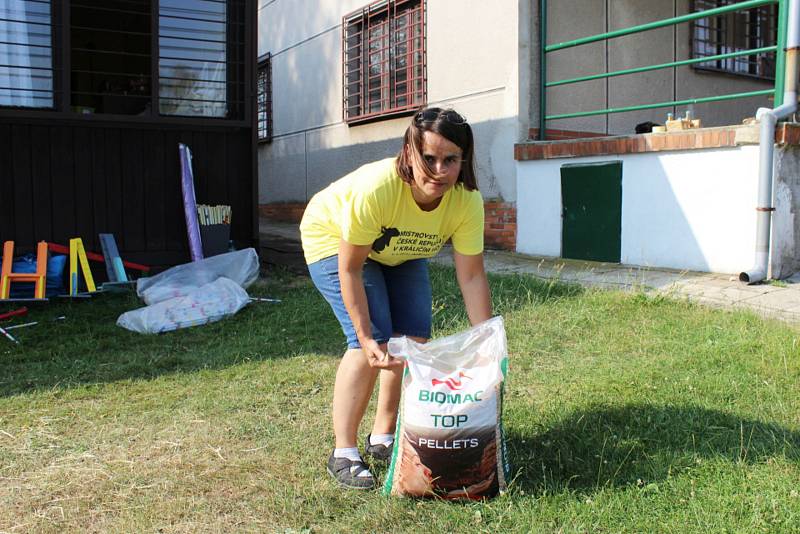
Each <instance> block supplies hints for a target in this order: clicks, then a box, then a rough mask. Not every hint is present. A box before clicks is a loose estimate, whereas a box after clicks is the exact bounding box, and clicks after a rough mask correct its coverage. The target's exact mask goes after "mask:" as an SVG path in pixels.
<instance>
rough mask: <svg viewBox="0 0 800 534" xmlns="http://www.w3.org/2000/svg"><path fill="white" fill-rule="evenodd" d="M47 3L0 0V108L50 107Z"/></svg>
mask: <svg viewBox="0 0 800 534" xmlns="http://www.w3.org/2000/svg"><path fill="white" fill-rule="evenodd" d="M50 9H51V8H50V1H49V0H1V1H0V35H1V36H3V37H2V38H0V106H16V107H28V108H52V107H53V39H52V34H53V25H52V16H51V12H50Z"/></svg>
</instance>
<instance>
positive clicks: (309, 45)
mask: <svg viewBox="0 0 800 534" xmlns="http://www.w3.org/2000/svg"><path fill="white" fill-rule="evenodd" d="M367 3H368V0H337V1H322V0H261V3H260V6H259V19H258V20H259V22H258V24H259V31H258V33H259V48H258V51H259V55H263V54H265V53H267V52H269V53H271V54H272V83H273V88H272V95H273V100H272V107H273V117H274V123H273V140H272V142H271V143H268V144H262V145H260V148H259V203H260V204H262V205H264V204H271V203H276V202H285V203H292V202H301V203H302V202H306V201H307V200H308V199H309V198H310V197H311V196H312V195H313V194H314V193H316V192H317V191H319V190H320V189H322V188H324V187H325V186H326V185H328V184H329V183H331V182H332V181H334V180H336V179H337V178H339V177H341V176H343V175H344V174H346V173H348V172H350V171H351V170H353V169H355V168H356V167H358V166H359V165H362V164H364V163H367V162H369V161H373V160H375V159H379V158H383V157H387V156H390V155H393V154H396V153H397V152H398V150H399V149H400V147H401V139H402V135H403V133H404V131H405V129H406V127H407V125H408V123H409V119H410V117H408V116H406V117H402V118H395V119H391V120H383V121H378V122H373V123H368V124H360V125H356V126H348V125H347V124H346V123H345V122H344V120H343V117H342V50H341V22H342V17H343V16H344V15H346V14H348V13H350V12H352V11H353V10H356V9H359V8H361V7H364V6H365V5H367ZM530 24H531V13H530V0H494V1H493V2H492V6H491V9H490V8H487V7H486V3H485V2H482V1H480V0H428V2H427V65H428V67H427V72H428V82H427V89H428V104H429V105H434V104H435V105H443V106H452V107H454V108H455V109H456V110H457V111H459V112H460V113H462V114H463V115H464V116H465V117H466V118H467V119H468V120H469V122H470V124H471V125H472V127H473V130H474V133H475V138H476V140H475V142H476V160H477V166H478V176H479V187H480V189H481V192H482V194H483V196H484V198H485V199H491V198H497V199H502V200H505V201H512V202H513V201H514V200H515V198H516V177H515V172H516V167H515V165H514V160H513V145H514V143H515V142H517V141H519V140H522V139H524V138H526V137H527V128H528V116H529V112H530V111H529V103H530V93H529V91H528V90H527V86H526V89H525V90H523V91H520V85H521V84H527V83H528V78H529V72H530V57H529V50H530V49H529V43H530V42H531V35H530V29H529V28H530Z"/></svg>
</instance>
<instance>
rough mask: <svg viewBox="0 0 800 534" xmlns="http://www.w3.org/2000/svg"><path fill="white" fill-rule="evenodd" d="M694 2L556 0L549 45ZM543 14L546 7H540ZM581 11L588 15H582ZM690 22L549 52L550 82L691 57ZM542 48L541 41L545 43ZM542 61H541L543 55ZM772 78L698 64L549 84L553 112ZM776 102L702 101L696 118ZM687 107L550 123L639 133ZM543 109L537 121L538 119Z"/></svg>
mask: <svg viewBox="0 0 800 534" xmlns="http://www.w3.org/2000/svg"><path fill="white" fill-rule="evenodd" d="M689 4H690V2H689V0H556V1H554V0H551V1H549V2H548V20H547V43H548V44H555V43H560V42H564V41H570V40H573V39H577V38H580V37H586V36H589V35H595V34H599V33H603V32H606V31H612V30H617V29H622V28H627V27H631V26H636V25H639V24H644V23H647V22H652V21H655V20H660V19H665V18H670V17H674V16H678V15H683V14H686V13H688V12H689V8H690V5H689ZM537 13H538V10H537ZM576 13H580V14H581V15H580V16H576ZM690 28H691V26H690V24H689V23H682V24H680V25H678V26H673V27H665V28H659V29H656V30H650V31H648V32H644V33H638V34H633V35H627V36H623V37H618V38H616V39H612V40H610V41H605V42H598V43H592V44H588V45H583V46H579V47H575V48H568V49H564V50H559V51H556V52H553V53H550V54H548V56H547V62H548V68H547V77H548V80H550V81H555V80H562V79H567V78H574V77H577V76H585V75H590V74H599V73H602V72H606V71H609V72H610V71H616V70H621V69H626V68H633V67H639V66H644V65H651V64H658V63H667V62H671V61H677V60H682V59H689V57H690V54H691V41H690ZM537 48H538V47H537ZM537 61H538V60H537ZM772 87H773V84H772V82H765V81H758V80H753V79H750V78H746V77H743V76H736V75H727V74H720V73H712V72H704V71H699V70H696V69H693V68H692V67H691V66H684V67H678V68H676V69H663V70H657V71H651V72H646V73H640V74H631V75H626V76H619V77H614V78H609V79H606V80H593V81H589V82H583V83H580V84H575V85H565V86H559V87H554V88H550V89H548V92H547V100H548V105H547V107H548V114H558V113H571V112H575V111H589V110H594V109H605V108H614V107H625V106H631V105H636V104H649V103H656V102H667V101H671V100H683V99H690V98H699V97H703V96H715V95H722V94H729V93H739V92H746V91H756V90H762V89H770V88H772ZM763 106H769V107H772V106H771V105H770V101H769V100H768V98H767V97H752V98H748V99H742V100H732V101H727V102H714V103H707V104H697V105H694V106H693V112H694V115H695V117H698V118H700V119H701V120H702V121H703V125H704V126H723V125H734V124H741V122H742V120H743V119H744V118H746V117H752V116H755V112H756V110H757V109H758V108H759V107H763ZM685 111H686V107H685V106H678V107H677V108H675V107H672V108H659V109H651V110H642V111H632V112H625V113H616V114H611V115H608V116H606V115H599V116H594V117H582V118H574V119H561V120H555V121H548V123H547V127H548V128H555V129H563V130H578V131H590V132H606V133H610V134H623V133H633V132H634V127H635V126H636V124H638V123H641V122H646V121H653V122H658V123H661V124H663V123H664V120H665V118H666V114H667V112H674V113H675V114H676V115H683V114H684V113H685ZM538 117H539V110H538V99H537V107H535V108H533V112H532V120H533V122H532V124H533V125H535V124H537V121H538Z"/></svg>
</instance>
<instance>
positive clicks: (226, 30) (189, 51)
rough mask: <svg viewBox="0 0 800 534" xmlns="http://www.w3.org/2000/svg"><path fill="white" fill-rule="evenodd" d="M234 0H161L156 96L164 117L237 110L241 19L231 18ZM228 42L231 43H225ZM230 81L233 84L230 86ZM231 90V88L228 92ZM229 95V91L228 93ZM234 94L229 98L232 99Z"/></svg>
mask: <svg viewBox="0 0 800 534" xmlns="http://www.w3.org/2000/svg"><path fill="white" fill-rule="evenodd" d="M237 3H238V2H235V1H225V0H160V1H159V13H158V15H159V16H158V24H159V27H158V28H159V33H158V48H159V58H158V79H159V84H158V96H159V112H160V113H161V114H162V115H184V116H204V117H228V116H229V114H230V112H231V111H233V109H237V108H240V107H241V105H242V104H243V101H242V100H243V99H241V98H236V96H239V95H240V94H241V91H239V90H237V89H239V87H236V86H239V85H243V80H242V79H241V78H239V79H238V80H237V77H236V76H233V77H232V76H231V73H230V72H229V71H228V69H232V70H233V71H234V72H238V71H239V67H240V66H241V64H242V57H241V56H239V55H238V54H236V53H235V52H234V51H235V50H238V49H239V48H240V47H239V46H238V45H239V44H240V41H241V37H242V36H243V35H244V21H243V20H230V17H231V15H233V14H235V13H239V12H241V11H242V10H240V9H235V7H234V6H233V4H237ZM229 45H232V46H229ZM231 80H237V81H235V82H234V84H233V85H234V87H229V82H230V81H231ZM231 89H233V91H231ZM231 93H233V94H231ZM232 97H233V98H232Z"/></svg>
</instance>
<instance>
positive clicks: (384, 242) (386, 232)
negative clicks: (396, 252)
mask: <svg viewBox="0 0 800 534" xmlns="http://www.w3.org/2000/svg"><path fill="white" fill-rule="evenodd" d="M399 235H400V230H398V229H397V228H386V227H385V226H381V236H380V237H379V238H378V239H376V240H375V241H374V242H373V243H372V250H374V251H375V252H380V251H381V250H383V249H385V248H386V247H388V246H389V242H390V241H391V240H392V238H393V237H397V236H399Z"/></svg>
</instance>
